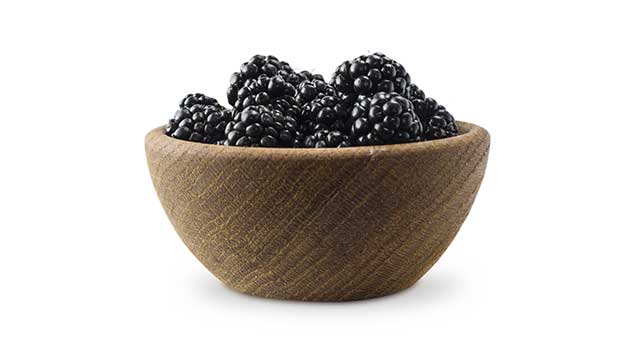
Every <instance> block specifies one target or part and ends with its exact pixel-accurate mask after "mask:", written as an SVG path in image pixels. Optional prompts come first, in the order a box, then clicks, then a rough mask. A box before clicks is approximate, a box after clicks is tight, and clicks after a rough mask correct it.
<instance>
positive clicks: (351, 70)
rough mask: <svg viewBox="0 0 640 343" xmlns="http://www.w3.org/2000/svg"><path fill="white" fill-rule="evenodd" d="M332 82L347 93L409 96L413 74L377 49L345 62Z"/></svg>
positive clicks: (339, 67) (336, 72)
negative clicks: (385, 93) (383, 93)
mask: <svg viewBox="0 0 640 343" xmlns="http://www.w3.org/2000/svg"><path fill="white" fill-rule="evenodd" d="M330 83H331V85H332V86H334V87H335V88H336V89H337V90H338V91H339V92H342V93H345V94H364V95H372V94H375V93H377V92H387V93H391V92H396V93H398V94H400V95H402V96H407V86H409V85H410V84H411V77H410V76H409V74H408V73H407V72H406V70H405V69H404V67H403V66H402V65H401V64H400V63H398V62H396V61H394V60H392V59H391V58H389V57H387V56H385V55H384V54H382V53H379V52H377V53H375V54H373V55H362V56H360V57H358V58H356V59H354V60H351V61H345V62H343V63H342V64H341V65H340V66H338V68H337V69H336V71H335V72H334V73H333V76H332V77H331V82H330Z"/></svg>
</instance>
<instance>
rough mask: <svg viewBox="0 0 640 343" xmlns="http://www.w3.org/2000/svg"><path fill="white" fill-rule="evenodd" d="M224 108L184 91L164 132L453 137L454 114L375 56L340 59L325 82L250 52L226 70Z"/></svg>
mask: <svg viewBox="0 0 640 343" xmlns="http://www.w3.org/2000/svg"><path fill="white" fill-rule="evenodd" d="M227 100H228V101H229V104H230V105H231V108H228V109H227V108H225V107H223V106H222V105H220V104H219V103H218V101H217V100H216V99H214V98H211V97H208V96H206V95H204V94H200V93H196V94H189V95H187V96H186V97H185V98H184V99H183V100H182V101H181V102H180V104H179V109H178V111H177V112H176V113H175V115H174V117H173V118H172V119H170V120H169V123H168V124H167V125H166V128H165V132H166V134H167V135H169V136H171V137H174V138H178V139H182V140H188V141H193V142H201V143H209V144H218V145H231V146H251V147H289V148H325V147H328V148H343V147H351V146H365V145H381V144H399V143H410V142H419V141H425V140H434V139H441V138H447V137H452V136H455V135H457V134H458V128H457V126H456V122H455V120H454V118H453V116H452V115H451V114H450V113H449V112H448V111H447V110H446V109H445V108H444V106H442V105H439V104H438V103H437V102H436V101H435V100H434V99H432V98H429V97H427V96H426V95H425V93H424V92H423V91H422V90H421V89H420V88H419V87H418V86H417V85H415V84H413V83H411V77H410V76H409V74H408V73H407V71H406V70H405V68H404V67H403V66H402V65H401V64H400V63H398V62H396V61H395V60H393V59H391V58H389V57H387V56H386V55H384V54H381V53H374V54H372V55H363V56H360V57H358V58H356V59H353V60H350V61H346V62H343V63H342V64H341V65H340V66H338V68H337V69H336V71H335V72H334V74H333V76H332V77H331V80H330V81H329V82H325V81H324V78H323V77H322V75H320V74H313V73H311V72H308V71H301V72H296V71H295V70H294V69H293V68H292V67H291V66H290V65H289V63H287V62H285V61H281V60H279V59H278V58H276V57H275V56H263V55H256V56H253V57H252V58H251V59H249V61H247V62H245V63H243V64H242V65H241V66H240V71H239V72H236V73H233V74H232V75H231V82H230V85H229V88H228V89H227Z"/></svg>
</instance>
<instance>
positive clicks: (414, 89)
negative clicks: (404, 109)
mask: <svg viewBox="0 0 640 343" xmlns="http://www.w3.org/2000/svg"><path fill="white" fill-rule="evenodd" d="M426 97H427V96H426V95H425V94H424V92H423V91H422V89H420V88H419V87H418V86H417V85H416V84H415V83H412V84H410V85H409V87H407V99H409V100H411V101H412V102H413V100H415V99H420V100H424V99H426Z"/></svg>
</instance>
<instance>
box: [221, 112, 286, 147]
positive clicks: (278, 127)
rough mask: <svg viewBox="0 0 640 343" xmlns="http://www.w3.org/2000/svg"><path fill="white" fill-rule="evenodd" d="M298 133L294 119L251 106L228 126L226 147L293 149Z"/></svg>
mask: <svg viewBox="0 0 640 343" xmlns="http://www.w3.org/2000/svg"><path fill="white" fill-rule="evenodd" d="M296 131H297V123H296V120H295V119H294V118H292V117H289V116H285V115H283V114H282V113H281V112H280V111H278V110H275V109H271V108H268V107H266V106H249V107H247V108H245V109H244V110H242V111H241V112H237V113H236V114H235V116H234V118H233V121H231V122H229V123H228V124H227V127H226V129H225V133H226V140H225V141H224V145H232V146H253V147H293V144H294V140H295V137H296Z"/></svg>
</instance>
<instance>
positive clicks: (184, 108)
mask: <svg viewBox="0 0 640 343" xmlns="http://www.w3.org/2000/svg"><path fill="white" fill-rule="evenodd" d="M231 119H232V111H231V110H228V109H224V108H223V107H222V106H221V105H220V104H219V103H218V102H217V101H216V99H214V98H210V97H207V96H205V95H202V94H189V95H187V96H186V97H185V98H184V99H183V100H182V101H181V102H180V108H179V109H178V110H177V111H176V113H175V115H174V116H173V118H172V119H170V120H169V123H168V124H167V125H166V126H165V133H166V134H167V135H168V136H171V137H174V138H178V139H182V140H188V141H192V142H201V143H209V144H222V141H223V140H224V139H225V135H224V130H225V127H226V125H227V123H228V122H229V121H231Z"/></svg>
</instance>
